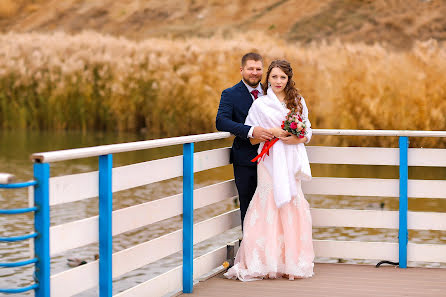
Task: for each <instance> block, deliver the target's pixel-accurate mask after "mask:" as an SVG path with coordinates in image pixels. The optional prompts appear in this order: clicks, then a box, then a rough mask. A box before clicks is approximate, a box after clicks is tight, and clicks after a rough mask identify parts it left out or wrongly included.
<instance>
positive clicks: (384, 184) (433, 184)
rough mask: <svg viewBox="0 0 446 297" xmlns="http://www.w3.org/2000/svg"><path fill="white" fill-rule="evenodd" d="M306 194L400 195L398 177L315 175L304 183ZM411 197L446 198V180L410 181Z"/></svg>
mask: <svg viewBox="0 0 446 297" xmlns="http://www.w3.org/2000/svg"><path fill="white" fill-rule="evenodd" d="M302 190H303V191H304V193H305V194H314V195H347V196H372V197H399V181H398V179H377V178H341V177H313V179H312V180H311V181H309V182H303V183H302ZM407 191H408V196H409V197H410V198H440V199H446V181H443V180H415V179H410V180H409V183H408V189H407Z"/></svg>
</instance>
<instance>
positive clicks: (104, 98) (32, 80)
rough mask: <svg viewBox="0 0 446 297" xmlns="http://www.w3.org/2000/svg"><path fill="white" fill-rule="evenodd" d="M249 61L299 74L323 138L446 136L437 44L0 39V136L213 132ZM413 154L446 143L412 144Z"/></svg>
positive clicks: (377, 141) (444, 57) (391, 142)
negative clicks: (340, 132)
mask: <svg viewBox="0 0 446 297" xmlns="http://www.w3.org/2000/svg"><path fill="white" fill-rule="evenodd" d="M253 44H255V46H253ZM252 50H254V51H258V52H260V53H261V54H263V55H264V57H265V59H266V64H268V63H269V62H270V61H271V60H272V59H275V58H286V59H288V60H289V61H290V62H291V63H292V65H293V68H294V72H295V81H296V83H297V85H298V87H299V88H300V89H301V90H302V93H303V95H304V97H305V98H306V100H307V104H308V105H309V109H310V119H311V120H312V123H313V126H314V127H315V128H340V129H399V130H446V120H445V118H444V115H445V114H446V76H445V75H444V74H445V73H446V62H445V61H446V48H445V47H444V46H443V45H441V44H438V43H437V42H435V41H429V42H418V43H416V44H415V46H414V47H413V49H411V50H409V51H404V52H395V51H390V50H388V49H386V48H384V47H382V46H379V45H374V46H368V45H363V44H342V43H339V42H337V43H334V44H330V45H328V44H323V43H322V44H312V45H309V46H308V45H307V46H301V45H299V44H289V43H285V42H284V41H281V40H275V39H272V38H271V37H266V36H265V35H262V34H260V33H259V34H250V35H236V36H233V38H232V39H231V40H228V39H225V38H222V37H218V36H215V37H212V38H209V39H204V38H202V39H200V38H190V39H188V40H170V39H160V38H158V39H155V38H154V39H147V40H144V41H141V42H134V41H130V40H127V39H124V38H116V37H111V36H105V35H101V34H98V33H94V32H84V33H82V34H79V35H74V36H72V35H67V34H63V33H56V34H51V35H50V34H37V33H32V34H14V33H8V34H4V35H0V128H3V129H13V128H35V129H83V130H90V129H103V130H120V131H138V130H140V129H143V130H146V131H147V132H148V133H150V135H152V136H174V135H185V134H192V133H202V132H210V131H214V130H215V126H214V123H215V115H216V111H217V108H218V102H219V100H220V93H221V91H222V90H223V89H225V88H227V87H230V86H232V85H233V84H235V83H237V82H238V81H239V79H240V74H239V69H238V67H239V59H240V57H241V56H242V55H243V54H244V53H246V52H248V51H252ZM315 142H317V143H321V144H322V143H337V144H341V145H373V146H381V145H382V146H384V145H386V146H395V144H396V141H395V139H389V138H383V139H381V138H367V139H359V138H353V137H350V138H336V139H333V138H329V137H328V138H324V139H322V138H321V139H319V140H317V139H315ZM411 146H436V147H445V146H446V142H445V140H442V139H415V140H413V141H412V142H411Z"/></svg>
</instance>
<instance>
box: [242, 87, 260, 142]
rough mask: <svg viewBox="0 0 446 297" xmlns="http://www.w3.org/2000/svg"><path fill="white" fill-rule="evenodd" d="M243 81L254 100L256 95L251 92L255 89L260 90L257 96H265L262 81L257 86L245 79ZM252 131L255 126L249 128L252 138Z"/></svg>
mask: <svg viewBox="0 0 446 297" xmlns="http://www.w3.org/2000/svg"><path fill="white" fill-rule="evenodd" d="M242 81H243V83H244V84H245V86H246V88H247V89H248V91H249V94H250V95H251V98H252V101H254V100H255V98H254V95H253V94H252V93H251V92H252V91H253V90H257V91H259V94H258V95H257V98H259V97H260V96H263V90H262V86H261V85H260V83H259V84H258V85H257V87H255V88H253V87H251V86H250V85H248V84H247V83H246V82H245V81H244V80H243V79H242ZM252 132H254V127H251V129H249V131H248V137H249V138H252Z"/></svg>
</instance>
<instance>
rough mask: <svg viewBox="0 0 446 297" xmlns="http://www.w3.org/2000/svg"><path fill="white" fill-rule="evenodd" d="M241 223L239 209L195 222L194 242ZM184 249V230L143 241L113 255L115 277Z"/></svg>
mask: <svg viewBox="0 0 446 297" xmlns="http://www.w3.org/2000/svg"><path fill="white" fill-rule="evenodd" d="M238 225H240V211H239V210H238V209H236V210H232V211H229V212H226V213H224V214H221V215H219V216H216V217H213V218H211V219H208V220H205V221H203V222H200V223H197V224H194V244H197V243H199V242H201V241H204V240H206V239H209V238H211V237H214V236H216V235H218V234H220V233H222V232H225V231H227V230H229V229H232V228H235V227H237V226H238ZM181 249H182V230H177V231H175V232H172V233H169V234H166V235H164V236H162V237H159V238H156V239H153V240H150V241H148V242H144V243H141V244H139V245H136V246H134V247H131V248H128V249H125V250H123V251H120V252H118V253H115V254H114V255H113V277H118V276H120V275H123V274H125V273H127V272H129V271H132V270H134V269H137V268H140V267H142V266H144V265H147V264H150V263H152V262H154V261H157V260H159V259H161V258H164V257H166V256H168V255H171V254H173V253H176V252H179V251H181Z"/></svg>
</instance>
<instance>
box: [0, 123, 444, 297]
mask: <svg viewBox="0 0 446 297" xmlns="http://www.w3.org/2000/svg"><path fill="white" fill-rule="evenodd" d="M313 134H314V135H343V136H393V137H399V139H400V141H399V145H400V147H399V151H400V154H399V157H400V160H399V167H400V184H399V187H400V197H399V203H400V209H399V267H400V268H406V267H407V241H408V240H407V234H408V232H407V186H408V176H407V172H408V162H407V151H408V137H446V132H443V131H390V130H379V131H376V130H332V129H315V130H313ZM229 136H230V134H229V133H226V132H218V133H209V134H202V135H191V136H182V137H174V138H166V139H158V140H148V141H140V142H133V143H122V144H115V145H104V146H98V147H90V148H80V149H72V150H64V151H54V152H47V153H36V154H33V155H32V159H33V161H34V162H35V164H34V178H35V181H34V183H35V184H34V186H35V190H34V202H35V204H34V205H35V207H34V208H29V209H28V210H29V211H34V212H35V230H36V234H37V235H38V236H36V237H35V255H36V259H37V260H36V262H33V261H31V262H30V263H27V264H24V265H28V264H32V263H34V264H35V267H36V279H37V283H36V284H34V285H33V286H30V287H29V288H23V289H17V290H24V289H27V290H32V289H35V290H36V296H37V297H49V296H50V254H49V243H50V238H49V229H50V217H49V208H50V207H49V178H50V163H52V162H58V161H65V160H72V159H79V158H86V157H98V159H99V204H100V209H99V234H100V235H99V251H100V255H99V271H100V275H99V288H100V289H99V295H100V296H101V297H103V296H112V277H111V276H112V274H111V267H112V257H111V256H112V226H111V216H112V215H111V213H112V188H111V180H112V179H111V177H112V154H114V153H121V152H130V151H136V150H145V149H150V148H158V147H163V146H171V145H178V144H182V145H183V239H184V240H183V292H185V293H190V292H192V289H193V195H194V194H193V183H194V180H193V175H194V173H193V172H194V169H193V153H194V143H195V142H199V141H207V140H216V139H223V138H228V137H229ZM5 187H6V186H5ZM7 187H9V188H14V186H12V184H11V185H9V186H7ZM11 211H12V210H11ZM15 211H16V212H17V213H19V212H20V211H24V210H23V209H21V210H15ZM25 212H26V210H25ZM24 262H26V261H23V262H21V263H19V264H23V263H24ZM21 292H23V291H21ZM10 293H14V292H13V291H10Z"/></svg>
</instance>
